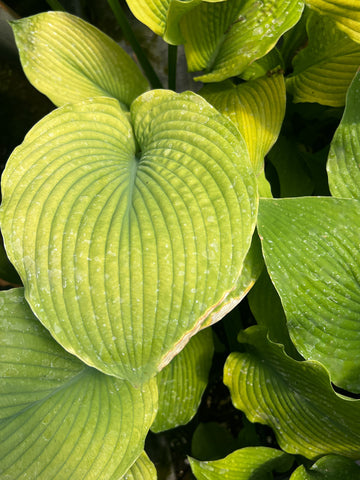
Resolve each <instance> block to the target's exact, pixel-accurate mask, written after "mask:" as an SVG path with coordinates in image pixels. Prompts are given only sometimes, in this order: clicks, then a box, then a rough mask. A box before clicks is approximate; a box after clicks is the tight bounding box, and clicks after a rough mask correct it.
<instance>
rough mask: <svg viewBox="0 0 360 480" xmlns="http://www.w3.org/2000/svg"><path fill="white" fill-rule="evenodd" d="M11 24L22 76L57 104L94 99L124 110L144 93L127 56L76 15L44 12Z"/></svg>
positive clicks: (144, 87)
mask: <svg viewBox="0 0 360 480" xmlns="http://www.w3.org/2000/svg"><path fill="white" fill-rule="evenodd" d="M11 25H12V28H13V31H14V35H15V40H16V44H17V46H18V49H19V52H20V60H21V63H22V66H23V69H24V71H25V74H26V76H27V77H28V79H29V81H30V82H31V83H32V84H33V85H34V87H36V88H37V89H38V90H40V92H42V93H44V94H45V95H46V96H47V97H49V98H50V100H51V101H52V102H53V103H54V104H55V105H57V106H60V105H64V104H65V103H75V102H79V101H80V100H83V99H86V98H89V97H97V96H109V97H115V98H117V99H118V100H119V101H120V102H121V103H123V104H125V105H127V106H128V105H130V103H131V102H132V101H133V100H134V99H135V98H136V97H137V96H138V95H140V94H141V93H142V92H144V91H145V90H147V89H148V83H147V80H146V79H145V77H144V76H143V75H142V73H141V72H140V70H139V68H138V66H137V65H136V64H135V62H134V61H133V60H132V59H131V58H130V57H129V55H128V54H127V53H126V52H125V51H124V50H123V49H122V48H121V47H120V46H119V45H117V43H115V42H114V40H112V39H111V38H109V37H108V36H107V35H105V34H104V33H102V32H100V31H99V30H98V29H97V28H95V27H93V26H92V25H90V24H88V23H87V22H85V21H84V20H81V19H80V18H78V17H75V16H73V15H70V14H68V13H64V12H46V13H40V14H38V15H34V16H32V17H28V18H24V19H21V20H17V21H15V22H12V23H11Z"/></svg>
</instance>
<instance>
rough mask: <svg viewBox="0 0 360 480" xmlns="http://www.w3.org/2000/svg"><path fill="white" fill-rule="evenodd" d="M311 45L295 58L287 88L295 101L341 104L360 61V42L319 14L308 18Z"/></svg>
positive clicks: (335, 105)
mask: <svg viewBox="0 0 360 480" xmlns="http://www.w3.org/2000/svg"><path fill="white" fill-rule="evenodd" d="M307 32H308V37H309V41H308V45H307V46H306V48H304V49H302V50H300V52H299V53H298V54H297V55H296V56H295V58H294V60H293V67H294V73H293V74H292V75H291V76H289V77H288V79H287V89H288V91H289V92H290V93H291V94H292V95H293V97H294V102H317V103H320V104H322V105H329V106H332V107H341V106H342V105H344V104H345V96H346V91H347V89H348V87H349V85H350V83H351V80H352V79H353V77H354V75H355V73H356V70H357V68H358V66H359V63H360V45H359V44H358V43H356V42H354V41H353V40H351V38H350V37H348V36H347V35H346V34H345V33H344V32H342V31H341V30H339V29H338V28H337V26H336V24H335V22H334V21H333V20H332V19H331V18H329V17H324V16H321V15H318V14H315V13H313V14H311V15H309V18H308V21H307Z"/></svg>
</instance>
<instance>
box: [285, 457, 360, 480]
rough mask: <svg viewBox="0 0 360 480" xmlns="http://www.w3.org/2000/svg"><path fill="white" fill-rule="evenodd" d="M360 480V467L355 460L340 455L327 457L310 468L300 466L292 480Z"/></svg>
mask: <svg viewBox="0 0 360 480" xmlns="http://www.w3.org/2000/svg"><path fill="white" fill-rule="evenodd" d="M339 478H344V479H345V478H346V479H349V480H350V479H351V480H359V479H360V467H359V465H357V464H356V463H355V462H354V461H353V460H350V459H349V458H346V457H340V456H339V455H325V457H322V458H320V459H319V460H318V461H317V462H315V463H314V464H313V465H312V466H311V467H310V468H306V467H304V465H300V467H298V468H297V469H296V470H295V472H294V473H293V474H292V475H291V477H290V480H339Z"/></svg>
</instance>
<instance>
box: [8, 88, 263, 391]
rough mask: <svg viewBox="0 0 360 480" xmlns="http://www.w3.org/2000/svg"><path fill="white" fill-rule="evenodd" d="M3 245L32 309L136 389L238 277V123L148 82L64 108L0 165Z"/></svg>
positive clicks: (241, 149) (249, 179)
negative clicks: (125, 105) (121, 99)
mask: <svg viewBox="0 0 360 480" xmlns="http://www.w3.org/2000/svg"><path fill="white" fill-rule="evenodd" d="M2 178H3V182H2V193H3V204H2V210H1V223H2V231H3V235H4V240H5V245H6V249H7V252H8V254H9V257H10V259H11V260H12V261H13V263H14V265H15V267H16V268H17V270H18V272H19V274H20V276H21V278H22V280H23V281H24V285H25V293H26V298H27V300H28V301H29V304H30V305H31V308H32V309H33V311H34V312H35V314H36V315H37V316H38V318H39V319H40V320H41V322H42V323H43V324H44V325H45V326H46V327H47V328H48V329H49V330H50V332H51V333H52V335H53V336H54V337H55V339H56V340H57V341H58V342H59V343H60V344H61V345H62V346H63V347H64V348H65V349H66V350H68V351H70V352H72V353H75V354H76V355H77V356H79V357H80V358H81V359H82V360H83V361H84V362H85V363H87V364H88V365H90V366H95V367H96V368H98V369H99V370H101V371H103V372H104V373H108V374H111V375H115V376H117V377H119V378H125V379H128V380H129V381H131V382H133V383H135V384H139V383H142V382H144V381H145V379H147V378H149V377H151V376H153V375H155V373H156V372H157V371H158V370H161V369H162V368H163V367H164V366H165V365H166V364H168V363H169V362H170V360H171V359H172V358H173V357H174V356H175V355H176V353H178V352H179V351H180V350H181V349H182V348H183V347H184V346H185V344H186V343H187V341H188V340H189V339H190V337H191V336H192V335H193V334H195V333H196V331H197V330H199V329H200V327H201V325H202V323H203V322H204V321H205V320H206V318H207V317H208V316H209V315H210V314H211V313H212V311H213V310H214V309H215V308H216V307H217V306H218V305H220V304H221V303H223V302H224V301H225V300H226V298H227V296H228V295H229V294H230V292H231V291H232V290H233V289H234V287H235V286H236V282H237V280H238V278H239V275H240V272H241V270H242V268H243V263H244V259H245V256H246V254H247V252H248V250H249V247H250V243H251V238H252V235H253V231H254V223H255V221H256V214H257V191H256V183H255V178H254V174H253V171H252V169H251V164H250V161H249V158H248V153H247V150H246V146H245V144H244V142H243V140H242V137H241V136H240V134H239V132H238V131H237V130H236V127H235V126H234V125H233V124H232V123H231V122H230V121H229V120H227V119H226V118H225V117H224V116H223V115H221V114H220V113H219V112H217V111H216V110H215V109H214V108H213V107H211V106H210V105H209V104H208V103H207V102H206V101H205V100H204V99H202V98H201V97H199V96H197V95H195V94H192V93H183V94H175V93H174V92H170V91H165V90H159V91H151V92H148V93H145V94H144V95H142V96H140V97H139V98H138V99H137V100H136V101H135V102H134V103H133V104H132V106H131V121H130V117H129V116H128V114H125V113H124V112H123V111H122V110H121V108H120V107H119V104H118V102H117V101H116V100H114V99H110V98H105V97H104V98H98V99H95V100H93V101H90V100H89V101H84V102H82V103H79V104H75V105H67V106H64V107H62V108H60V109H58V110H56V111H54V112H52V113H51V114H49V115H48V116H47V117H45V118H44V119H43V120H42V121H40V122H39V123H38V124H37V125H36V126H35V127H34V128H33V129H32V130H31V131H30V132H29V134H28V135H27V137H26V138H25V140H24V143H23V144H22V145H21V146H19V147H18V148H17V149H16V150H15V151H14V153H13V155H12V156H11V157H10V159H9V161H8V163H7V170H6V172H4V174H3V177H2Z"/></svg>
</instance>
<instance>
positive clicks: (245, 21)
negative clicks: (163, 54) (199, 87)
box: [180, 0, 304, 82]
mask: <svg viewBox="0 0 360 480" xmlns="http://www.w3.org/2000/svg"><path fill="white" fill-rule="evenodd" d="M303 6H304V4H303V1H302V0H279V1H276V2H274V1H273V0H264V1H262V2H258V1H257V0H251V1H246V2H245V1H244V0H234V1H231V2H228V1H227V2H221V3H206V2H202V3H200V4H199V5H198V6H196V7H195V8H194V9H192V10H191V12H190V13H188V14H187V15H185V16H184V17H183V18H182V19H181V23H180V26H181V32H182V34H183V36H184V38H185V53H186V58H187V62H188V67H189V70H190V71H199V70H205V73H204V74H203V75H200V76H198V77H197V79H198V80H201V81H203V82H219V81H222V80H225V79H226V78H229V77H232V76H235V75H239V74H240V73H241V72H242V71H244V70H245V68H246V67H247V66H248V65H250V64H251V63H252V62H253V61H254V60H256V59H258V58H261V57H262V56H264V55H265V54H266V53H267V52H269V51H270V50H271V49H272V48H273V47H274V46H275V44H276V42H277V41H278V39H279V38H280V36H281V35H282V34H283V33H284V32H286V31H287V30H289V29H290V28H291V27H292V26H293V25H294V24H295V23H296V22H297V21H298V20H299V18H300V17H301V13H302V10H303Z"/></svg>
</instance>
